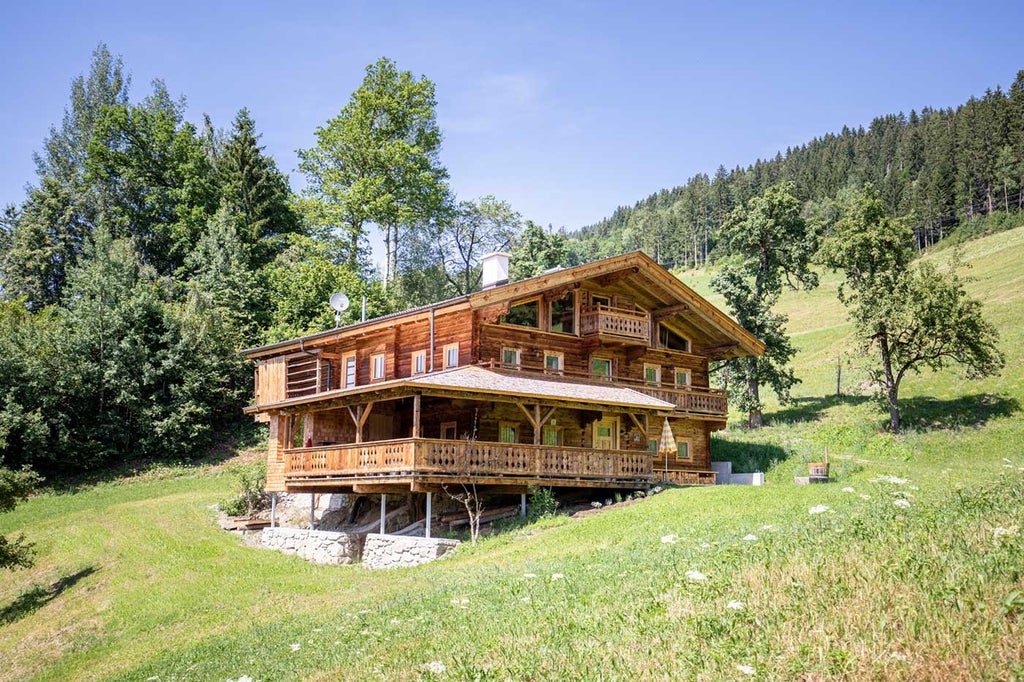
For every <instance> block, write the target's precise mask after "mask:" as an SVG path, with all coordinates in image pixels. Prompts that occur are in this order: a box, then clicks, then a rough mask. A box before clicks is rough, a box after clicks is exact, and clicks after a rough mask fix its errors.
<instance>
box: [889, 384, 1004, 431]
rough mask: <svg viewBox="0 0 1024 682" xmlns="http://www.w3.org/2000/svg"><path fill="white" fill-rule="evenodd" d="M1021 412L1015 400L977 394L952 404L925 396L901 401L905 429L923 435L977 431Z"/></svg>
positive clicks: (950, 401) (961, 398)
mask: <svg viewBox="0 0 1024 682" xmlns="http://www.w3.org/2000/svg"><path fill="white" fill-rule="evenodd" d="M1020 409H1021V408H1020V402H1018V400H1017V399H1016V398H1007V397H1005V396H1000V395H993V394H991V393H976V394H974V395H965V396H960V397H959V398H952V399H950V400H936V399H935V398H931V397H928V396H923V397H917V398H908V399H906V400H901V401H900V412H901V413H902V417H903V424H904V426H907V427H910V428H914V429H918V430H922V431H932V430H941V429H952V430H957V429H966V428H976V427H979V426H984V425H985V424H986V423H987V422H988V420H990V419H993V418H997V417H1011V416H1013V415H1014V414H1017V413H1018V412H1020Z"/></svg>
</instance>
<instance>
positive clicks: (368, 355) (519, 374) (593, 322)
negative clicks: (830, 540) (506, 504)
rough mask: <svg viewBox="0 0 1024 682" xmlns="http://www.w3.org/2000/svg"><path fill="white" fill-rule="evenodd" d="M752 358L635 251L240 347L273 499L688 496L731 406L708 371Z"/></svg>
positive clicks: (744, 338)
mask: <svg viewBox="0 0 1024 682" xmlns="http://www.w3.org/2000/svg"><path fill="white" fill-rule="evenodd" d="M763 351H764V346H763V345H762V344H761V343H760V342H759V341H758V340H757V339H755V338H754V337H752V336H751V335H750V334H749V333H747V332H746V331H745V330H743V329H742V328H741V327H739V326H738V325H736V323H735V322H733V321H732V320H731V319H730V318H728V317H727V316H726V315H724V314H723V313H722V312H721V311H719V310H717V309H716V308H715V307H714V306H712V305H711V304H710V303H708V302H707V301H706V300H704V299H703V298H701V297H700V296H699V295H697V294H696V293H694V292H693V291H692V290H690V289H689V288H688V287H686V286H685V285H684V284H682V283H681V282H680V281H679V280H678V279H677V278H675V277H674V276H672V275H671V274H670V273H669V272H667V271H665V270H664V269H663V268H661V267H660V266H658V265H657V264H656V263H654V262H653V261H652V260H651V259H650V258H648V257H647V256H645V255H644V254H642V253H639V252H638V253H632V254H626V255H624V256H617V257H614V258H609V259H605V260H603V261H598V262H596V263H591V264H587V265H582V266H578V267H574V268H567V269H562V270H557V271H554V272H550V273H547V274H544V275H541V276H539V277H534V278H531V279H528V280H523V281H520V282H515V283H511V284H504V285H499V286H494V287H492V288H488V289H485V290H484V291H481V292H477V293H475V294H471V295H468V296H463V297H460V298H457V299H453V300H450V301H445V302H441V303H438V304H435V305H432V306H426V307H423V308H419V309H415V310H410V311H407V312H405V313H400V314H396V315H391V316H387V317H384V318H379V319H376V320H370V321H367V322H363V323H359V324H354V325H351V326H349V327H345V328H339V329H334V330H330V331H327V332H323V333H320V334H313V335H310V336H307V337H303V338H300V339H294V340H291V341H286V342H282V343H278V344H273V345H269V346H264V347H261V348H254V349H250V350H248V351H246V355H247V357H249V358H250V359H252V360H254V361H256V363H257V367H256V373H255V387H254V393H255V396H254V397H255V400H254V403H253V404H252V405H251V406H250V407H249V408H247V409H246V411H247V412H248V413H249V414H253V415H254V416H256V418H258V419H261V420H264V421H268V422H269V425H270V445H269V448H268V452H267V457H268V467H267V469H268V481H267V483H268V489H269V490H271V491H290V492H300V491H314V490H315V491H317V492H326V491H334V492H400V491H405V492H410V491H424V492H426V491H430V490H435V489H438V488H440V487H441V486H443V485H445V484H447V483H453V482H458V483H465V482H470V481H471V482H473V483H475V484H476V485H478V486H484V487H487V486H491V487H493V488H494V489H495V490H513V489H515V490H520V489H525V487H526V486H528V485H543V486H560V487H581V488H587V487H598V488H643V487H647V486H649V485H650V484H652V483H653V482H656V481H661V480H668V481H670V482H673V483H679V484H686V485H700V484H706V483H714V473H713V472H712V471H711V469H710V462H711V453H710V435H711V433H712V432H713V431H715V430H717V429H721V428H723V427H724V425H725V419H726V415H727V412H728V403H727V397H726V395H725V393H724V391H720V390H716V389H712V388H711V387H710V385H709V376H708V363H709V361H711V360H715V359H722V358H729V357H741V356H746V355H758V354H760V353H762V352H763ZM665 421H667V422H668V423H669V425H670V426H671V430H672V433H673V434H674V436H675V439H676V445H677V447H676V451H675V452H673V453H670V454H663V453H662V452H660V451H659V447H658V445H659V440H658V439H659V436H660V435H661V431H662V428H663V424H664V423H665Z"/></svg>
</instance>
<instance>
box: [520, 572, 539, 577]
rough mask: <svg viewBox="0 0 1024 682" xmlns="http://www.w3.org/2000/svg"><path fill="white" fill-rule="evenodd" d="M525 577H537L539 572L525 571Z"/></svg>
mask: <svg viewBox="0 0 1024 682" xmlns="http://www.w3.org/2000/svg"><path fill="white" fill-rule="evenodd" d="M523 577H524V578H536V577H537V574H536V573H523Z"/></svg>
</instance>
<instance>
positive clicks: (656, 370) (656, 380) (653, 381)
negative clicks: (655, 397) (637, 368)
mask: <svg viewBox="0 0 1024 682" xmlns="http://www.w3.org/2000/svg"><path fill="white" fill-rule="evenodd" d="M644 383H647V384H650V385H652V386H658V385H659V384H661V365H647V364H645V365H644Z"/></svg>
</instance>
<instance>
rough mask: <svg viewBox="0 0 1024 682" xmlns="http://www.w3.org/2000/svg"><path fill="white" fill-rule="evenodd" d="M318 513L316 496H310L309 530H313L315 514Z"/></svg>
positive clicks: (311, 494)
mask: <svg viewBox="0 0 1024 682" xmlns="http://www.w3.org/2000/svg"><path fill="white" fill-rule="evenodd" d="M315 511H316V495H314V494H313V493H310V494H309V529H310V530H313V525H314V524H313V512H315Z"/></svg>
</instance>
